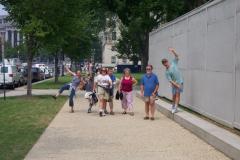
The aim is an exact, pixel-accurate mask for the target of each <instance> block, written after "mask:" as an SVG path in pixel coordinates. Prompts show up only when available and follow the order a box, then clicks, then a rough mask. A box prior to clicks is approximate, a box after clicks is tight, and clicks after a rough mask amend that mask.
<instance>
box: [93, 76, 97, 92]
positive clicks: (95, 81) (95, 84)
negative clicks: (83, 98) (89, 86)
mask: <svg viewBox="0 0 240 160" xmlns="http://www.w3.org/2000/svg"><path fill="white" fill-rule="evenodd" d="M96 88H97V77H95V78H94V80H93V92H96Z"/></svg>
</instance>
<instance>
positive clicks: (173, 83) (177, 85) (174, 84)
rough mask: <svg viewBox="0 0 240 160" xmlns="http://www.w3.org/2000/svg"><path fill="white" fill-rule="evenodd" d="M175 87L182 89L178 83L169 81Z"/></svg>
mask: <svg viewBox="0 0 240 160" xmlns="http://www.w3.org/2000/svg"><path fill="white" fill-rule="evenodd" d="M169 82H170V83H171V84H172V85H173V86H174V87H177V88H180V85H179V84H177V83H176V82H174V81H172V80H171V81H169Z"/></svg>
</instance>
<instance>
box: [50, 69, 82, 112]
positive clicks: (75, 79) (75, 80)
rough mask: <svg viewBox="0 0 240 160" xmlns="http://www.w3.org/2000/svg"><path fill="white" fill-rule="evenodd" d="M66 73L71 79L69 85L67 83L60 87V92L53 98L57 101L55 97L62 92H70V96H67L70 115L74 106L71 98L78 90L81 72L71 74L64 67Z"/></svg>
mask: <svg viewBox="0 0 240 160" xmlns="http://www.w3.org/2000/svg"><path fill="white" fill-rule="evenodd" d="M65 68H66V70H67V72H68V73H70V74H71V75H72V76H73V78H72V81H71V83H67V84H65V85H64V86H62V87H61V88H60V90H59V91H58V93H57V94H56V95H55V96H53V98H54V99H57V97H58V96H59V95H60V94H61V93H62V92H63V91H64V90H70V95H69V107H71V110H70V113H73V112H74V110H73V106H74V103H73V97H74V96H75V92H76V89H77V88H78V86H79V84H80V82H81V81H82V82H83V80H82V78H81V72H80V71H77V72H76V73H74V72H72V71H71V70H70V69H69V68H68V67H65Z"/></svg>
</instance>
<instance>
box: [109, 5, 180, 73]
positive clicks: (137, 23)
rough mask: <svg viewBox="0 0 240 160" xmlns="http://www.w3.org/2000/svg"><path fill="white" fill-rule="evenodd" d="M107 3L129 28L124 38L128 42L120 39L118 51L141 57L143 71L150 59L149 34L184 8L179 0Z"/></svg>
mask: <svg viewBox="0 0 240 160" xmlns="http://www.w3.org/2000/svg"><path fill="white" fill-rule="evenodd" d="M105 3H106V4H107V6H108V7H109V10H111V11H112V12H114V13H116V14H117V15H118V17H119V18H120V19H121V22H122V23H123V25H125V27H126V28H127V29H126V30H125V31H124V32H123V34H122V37H123V38H125V39H126V38H127V39H128V41H126V40H124V41H121V39H120V41H119V43H118V49H120V52H121V50H122V49H124V48H125V49H127V48H128V49H130V50H128V51H131V52H132V53H131V55H133V57H134V58H137V57H141V62H142V69H145V67H146V66H147V64H148V59H149V53H148V52H149V51H148V50H149V32H151V31H152V30H153V29H154V28H157V27H158V26H159V25H160V24H162V23H165V22H167V21H168V20H169V19H173V18H176V17H177V16H178V15H179V13H180V12H181V11H182V8H183V6H184V3H183V2H182V1H179V0H168V1H165V0H158V1H156V0H135V1H131V0H124V1H122V0H116V1H109V0H107V1H105ZM124 34H125V35H124ZM126 36H128V37H126ZM126 46H128V47H126Z"/></svg>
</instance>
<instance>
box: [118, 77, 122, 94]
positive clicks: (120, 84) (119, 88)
mask: <svg viewBox="0 0 240 160" xmlns="http://www.w3.org/2000/svg"><path fill="white" fill-rule="evenodd" d="M121 88H122V78H121V79H120V81H119V84H118V91H119V92H120V91H121Z"/></svg>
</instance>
